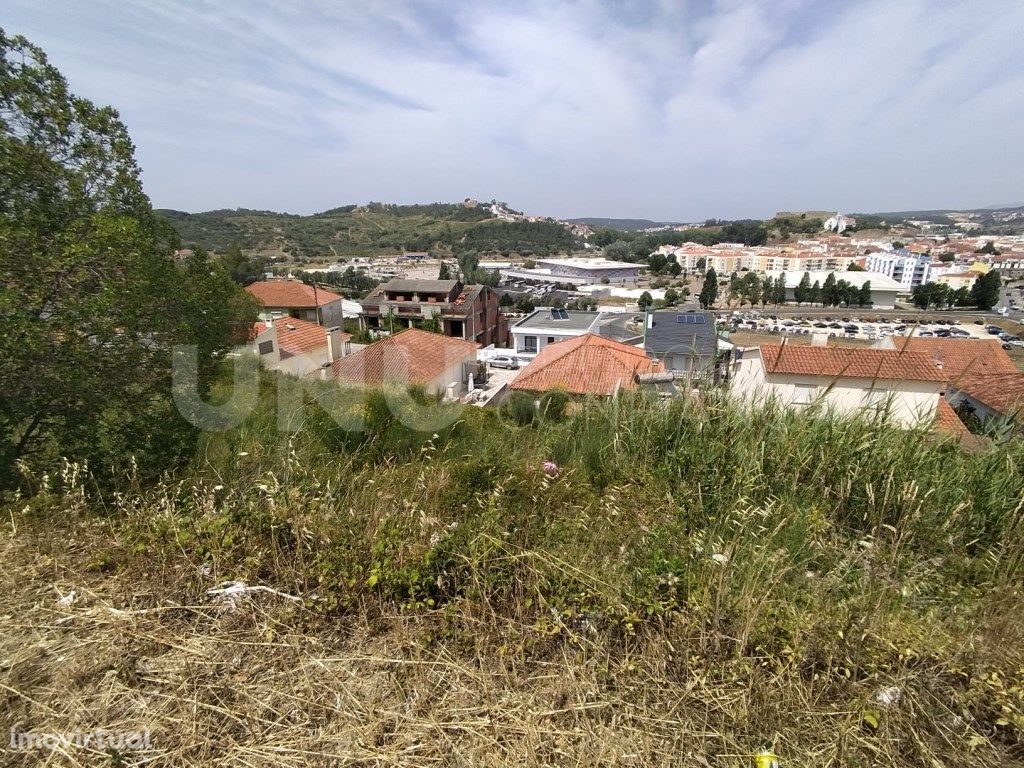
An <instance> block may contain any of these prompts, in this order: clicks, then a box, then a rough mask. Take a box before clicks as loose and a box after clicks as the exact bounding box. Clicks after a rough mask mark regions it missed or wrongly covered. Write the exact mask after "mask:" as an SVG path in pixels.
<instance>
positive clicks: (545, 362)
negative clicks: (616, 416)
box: [512, 333, 661, 395]
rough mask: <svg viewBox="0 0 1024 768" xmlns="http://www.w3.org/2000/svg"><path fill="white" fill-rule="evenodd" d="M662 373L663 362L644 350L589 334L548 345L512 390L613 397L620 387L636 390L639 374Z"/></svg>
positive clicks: (527, 367)
mask: <svg viewBox="0 0 1024 768" xmlns="http://www.w3.org/2000/svg"><path fill="white" fill-rule="evenodd" d="M659 370H661V365H660V363H658V362H657V361H656V360H652V359H650V358H649V357H647V355H646V354H644V351H643V350H642V349H638V348H637V347H631V346H629V345H628V344H622V343H620V342H617V341H612V340H611V339H605V338H602V337H600V336H597V335H595V334H593V333H587V334H584V335H582V336H577V337H576V338H574V339H568V340H566V341H559V342H556V343H554V344H548V345H547V346H546V347H544V349H542V350H541V352H540V354H539V355H537V357H535V358H534V359H533V361H532V362H531V363H530V364H529V365H528V366H526V368H524V369H523V372H522V373H521V374H519V376H518V377H517V378H516V380H515V381H513V382H512V389H517V390H524V391H528V392H546V391H548V390H551V389H564V390H566V391H567V392H570V393H572V394H577V395H588V394H589V395H610V394H612V393H613V392H615V390H616V388H620V389H633V388H635V387H636V375H637V374H640V373H655V372H657V371H659Z"/></svg>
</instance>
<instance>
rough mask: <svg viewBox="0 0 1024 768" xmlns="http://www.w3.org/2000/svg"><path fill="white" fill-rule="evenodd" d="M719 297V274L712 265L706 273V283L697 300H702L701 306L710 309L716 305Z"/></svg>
mask: <svg viewBox="0 0 1024 768" xmlns="http://www.w3.org/2000/svg"><path fill="white" fill-rule="evenodd" d="M717 299H718V274H717V273H716V272H715V268H714V267H712V268H711V269H709V270H708V271H707V274H705V275H704V285H703V287H701V289H700V295H699V296H698V297H697V300H698V301H699V302H700V305H701V307H703V308H704V309H710V308H711V307H713V306H714V304H715V301H716V300H717Z"/></svg>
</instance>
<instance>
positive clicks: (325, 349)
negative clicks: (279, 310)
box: [253, 317, 352, 376]
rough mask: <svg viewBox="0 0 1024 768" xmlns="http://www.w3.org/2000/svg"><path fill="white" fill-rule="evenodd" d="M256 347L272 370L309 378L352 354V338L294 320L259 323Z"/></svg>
mask: <svg viewBox="0 0 1024 768" xmlns="http://www.w3.org/2000/svg"><path fill="white" fill-rule="evenodd" d="M254 331H255V334H256V337H255V339H254V340H253V348H254V349H255V350H256V352H257V354H258V355H259V356H260V362H261V363H263V366H264V367H265V368H268V369H270V370H272V371H280V372H282V373H289V374H291V375H292V376H306V375H308V374H310V373H312V372H314V371H318V370H320V369H321V368H323V367H324V366H325V365H327V364H328V363H332V362H334V361H335V360H338V359H340V358H342V357H344V356H345V355H348V354H350V353H351V351H352V336H351V335H349V334H347V333H344V332H342V330H341V329H340V328H338V327H337V326H335V327H333V328H324V327H322V326H319V325H317V324H316V323H311V322H309V321H308V320H297V319H295V318H292V317H285V318H279V319H277V320H272V321H267V322H259V323H256V326H255V328H254Z"/></svg>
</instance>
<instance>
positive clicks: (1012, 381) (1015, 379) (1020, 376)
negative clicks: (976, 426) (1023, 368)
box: [948, 371, 1024, 424]
mask: <svg viewBox="0 0 1024 768" xmlns="http://www.w3.org/2000/svg"><path fill="white" fill-rule="evenodd" d="M948 396H949V400H950V403H952V404H953V405H954V406H959V405H961V404H965V403H966V404H967V405H969V406H970V407H971V408H973V409H974V412H975V414H977V416H978V418H980V419H981V420H982V421H983V422H984V421H987V420H988V419H991V418H1004V419H1009V420H1012V421H1015V422H1017V423H1018V424H1019V423H1022V416H1024V373H1020V372H1019V371H1018V372H1016V373H998V374H989V375H980V376H978V375H971V376H965V377H964V378H963V379H961V380H959V381H957V382H956V383H955V384H953V385H952V386H951V388H950V392H949V395H948Z"/></svg>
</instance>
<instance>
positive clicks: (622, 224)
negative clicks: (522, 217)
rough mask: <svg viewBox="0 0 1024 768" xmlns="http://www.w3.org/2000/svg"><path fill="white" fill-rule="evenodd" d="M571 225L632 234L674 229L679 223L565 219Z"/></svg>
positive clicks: (597, 218)
mask: <svg viewBox="0 0 1024 768" xmlns="http://www.w3.org/2000/svg"><path fill="white" fill-rule="evenodd" d="M565 221H568V222H569V223H571V224H586V225H587V226H588V227H591V228H593V229H603V228H605V227H607V228H608V229H621V230H625V231H628V232H632V231H635V230H638V229H650V228H651V227H673V226H676V225H677V224H678V223H679V222H674V221H651V220H650V219H602V218H599V217H591V216H586V217H583V218H581V219H565Z"/></svg>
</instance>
